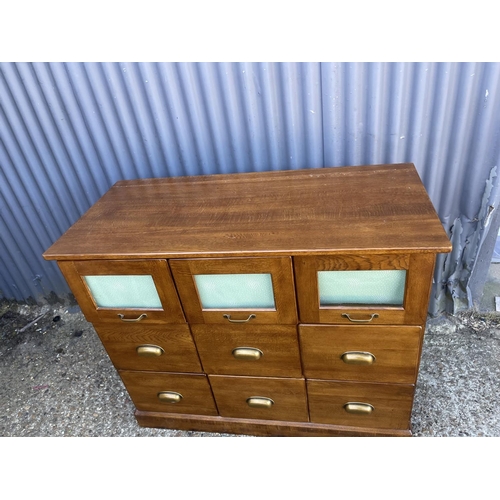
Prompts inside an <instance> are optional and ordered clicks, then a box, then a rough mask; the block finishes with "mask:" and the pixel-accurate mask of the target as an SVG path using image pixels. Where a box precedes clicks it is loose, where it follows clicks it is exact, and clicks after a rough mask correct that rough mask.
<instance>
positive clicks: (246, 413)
mask: <svg viewBox="0 0 500 500" xmlns="http://www.w3.org/2000/svg"><path fill="white" fill-rule="evenodd" d="M209 379H210V384H211V385H212V390H213V392H214V396H215V400H216V401H217V406H218V408H219V413H220V415H221V416H223V417H232V418H250V419H261V420H284V421H295V422H307V421H308V420H309V417H308V413H307V399H306V390H305V381H304V380H303V379H280V378H257V377H224V376H221V375H209Z"/></svg>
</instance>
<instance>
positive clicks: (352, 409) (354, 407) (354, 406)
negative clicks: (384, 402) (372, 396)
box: [344, 402, 375, 415]
mask: <svg viewBox="0 0 500 500" xmlns="http://www.w3.org/2000/svg"><path fill="white" fill-rule="evenodd" d="M344 410H345V411H346V412H347V413H353V414H355V415H370V413H372V412H373V410H375V408H374V407H373V406H372V405H371V404H368V403H357V402H352V403H346V404H345V405H344Z"/></svg>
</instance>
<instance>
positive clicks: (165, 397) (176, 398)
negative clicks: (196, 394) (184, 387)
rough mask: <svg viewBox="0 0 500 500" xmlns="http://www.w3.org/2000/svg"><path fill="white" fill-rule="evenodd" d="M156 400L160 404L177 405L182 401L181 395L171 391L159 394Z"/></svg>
mask: <svg viewBox="0 0 500 500" xmlns="http://www.w3.org/2000/svg"><path fill="white" fill-rule="evenodd" d="M158 399H159V400H160V401H161V402H162V403H169V404H174V403H179V402H180V401H181V399H182V394H179V393H178V392H171V391H165V392H159V393H158Z"/></svg>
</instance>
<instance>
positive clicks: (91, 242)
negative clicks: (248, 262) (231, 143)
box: [44, 164, 451, 260]
mask: <svg viewBox="0 0 500 500" xmlns="http://www.w3.org/2000/svg"><path fill="white" fill-rule="evenodd" d="M366 249H369V250H370V251H371V252H372V253H377V252H379V253H387V252H389V253H401V251H411V252H447V251H449V250H450V249H451V245H450V242H449V241H448V238H447V236H446V234H445V232H444V230H443V227H442V225H441V223H440V221H439V219H438V217H437V216H436V212H435V210H434V207H433V205H432V203H431V201H430V199H429V197H428V195H427V193H426V191H425V188H424V186H423V185H422V183H421V181H420V178H419V175H418V173H417V171H416V169H415V167H414V166H413V164H397V165H378V166H360V167H335V168H331V167H330V168H319V169H305V170H283V171H276V172H254V173H245V174H221V175H209V176H194V177H177V178H167V179H145V180H131V181H120V182H118V183H116V184H115V185H114V186H113V187H112V188H111V189H110V190H109V191H108V192H107V193H106V194H105V195H104V196H103V197H102V198H101V199H100V200H99V201H98V202H97V203H96V204H95V205H94V206H93V207H92V208H90V209H89V211H88V212H87V213H86V214H85V215H84V216H83V217H82V218H81V219H80V220H78V221H77V222H76V223H75V224H74V225H73V226H72V227H71V228H70V229H69V230H68V231H67V232H66V233H65V234H64V235H63V237H62V238H60V239H59V240H58V241H57V242H56V243H54V245H53V246H52V247H51V248H50V249H48V250H47V251H46V252H45V254H44V257H45V258H46V259H59V260H64V259H66V260H75V259H120V258H124V257H127V258H131V257H133V258H152V257H155V256H156V257H168V258H170V257H184V256H187V255H189V256H191V257H193V256H200V257H223V256H227V255H229V254H231V255H233V256H234V255H241V256H250V255H252V254H255V253H265V254H268V255H290V254H295V253H305V254H321V253H324V252H325V251H326V250H327V251H328V252H339V253H345V252H346V251H348V252H351V253H352V252H362V251H363V250H366Z"/></svg>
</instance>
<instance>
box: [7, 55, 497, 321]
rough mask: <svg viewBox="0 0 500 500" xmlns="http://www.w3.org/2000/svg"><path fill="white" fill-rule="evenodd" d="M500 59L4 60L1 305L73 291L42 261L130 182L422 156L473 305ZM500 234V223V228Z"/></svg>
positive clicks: (442, 282)
mask: <svg viewBox="0 0 500 500" xmlns="http://www.w3.org/2000/svg"><path fill="white" fill-rule="evenodd" d="M499 77H500V64H499V63H321V64H320V63H33V64H30V63H0V236H1V240H0V256H1V260H2V264H3V266H2V267H1V268H0V297H2V296H3V297H7V298H15V299H17V300H24V299H27V298H28V297H33V298H35V299H39V298H40V297H43V296H47V295H48V294H49V293H50V292H54V293H56V294H64V293H66V292H67V291H68V289H67V286H66V284H65V282H64V280H63V279H62V277H61V275H60V273H59V271H58V269H57V266H56V265H55V264H54V263H49V262H45V261H44V260H43V259H42V257H41V254H42V253H43V251H44V250H45V249H46V248H47V247H48V246H50V244H51V243H52V242H54V241H55V240H56V239H57V238H58V237H59V236H60V235H61V234H62V233H63V232H64V231H65V230H66V229H67V228H68V227H69V226H70V225H71V224H72V223H73V222H75V221H76V220H77V219H78V218H79V217H80V216H81V215H82V214H83V213H84V212H85V211H86V210H87V208H89V207H90V206H91V205H92V204H93V203H94V202H95V201H96V200H97V199H98V198H99V197H100V196H101V195H102V194H104V192H105V191H107V190H108V189H109V187H111V185H112V184H113V183H114V182H116V181H118V180H120V179H132V178H145V177H164V176H178V175H198V174H213V173H228V172H248V171H260V170H273V169H275V170H277V169H289V168H293V169H295V168H311V167H322V166H340V165H361V164H377V163H397V162H406V161H409V162H413V163H415V165H416V166H417V168H418V170H419V172H420V174H421V176H422V179H423V181H424V184H425V185H426V187H427V189H428V191H429V194H430V196H431V199H432V201H433V202H434V204H435V206H436V209H437V211H438V213H439V215H440V217H441V220H442V221H443V224H444V225H445V228H446V229H447V230H448V232H449V234H450V236H451V237H452V239H453V241H454V242H455V248H454V252H453V253H452V254H451V255H450V256H448V257H444V256H443V257H440V258H439V260H438V267H437V270H436V281H437V283H436V287H435V290H434V299H433V304H432V308H431V309H432V310H433V311H437V310H439V309H442V307H443V305H442V304H443V303H444V297H445V296H447V297H448V298H450V297H452V296H453V297H455V299H456V300H460V298H463V297H464V296H465V295H466V293H467V291H466V289H467V280H468V277H469V276H470V273H471V270H472V267H473V265H474V258H475V256H477V252H478V251H479V249H480V247H481V244H482V241H483V240H484V234H485V232H487V230H488V229H489V228H488V219H487V216H488V211H491V209H488V207H489V206H490V205H492V206H494V207H495V208H496V203H497V201H496V199H493V198H494V197H495V196H496V193H497V189H496V187H497V184H498V182H497V179H498V177H497V176H496V170H495V168H494V167H495V166H496V165H498V159H499V156H500V142H499V140H500V118H499V117H500V95H499V88H498V85H499V81H500V78H499ZM496 229H498V228H496Z"/></svg>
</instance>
